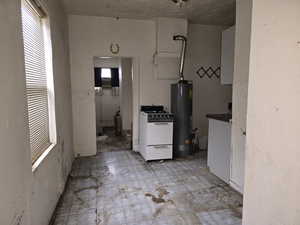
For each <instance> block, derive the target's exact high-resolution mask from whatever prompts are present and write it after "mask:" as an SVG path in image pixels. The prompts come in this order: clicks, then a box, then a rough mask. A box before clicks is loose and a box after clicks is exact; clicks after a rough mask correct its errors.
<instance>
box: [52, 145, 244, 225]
mask: <svg viewBox="0 0 300 225" xmlns="http://www.w3.org/2000/svg"><path fill="white" fill-rule="evenodd" d="M241 218H242V196H241V195H240V194H238V193H237V192H235V191H234V190H233V189H231V188H230V187H229V186H228V185H227V184H225V183H224V182H223V181H221V180H220V179H218V178H217V177H215V176H214V175H212V174H211V173H209V171H208V169H207V166H206V155H205V153H198V154H196V155H194V156H193V157H189V158H186V159H180V160H170V161H164V162H148V163H146V162H144V160H143V159H142V158H141V157H140V155H139V154H138V153H134V152H132V151H128V150H126V151H120V150H119V151H111V152H98V154H97V155H96V156H94V157H83V158H78V159H76V160H75V162H74V165H73V168H72V172H71V174H70V177H69V181H68V183H67V187H66V190H65V193H64V195H63V196H62V200H61V201H60V203H59V205H58V207H57V209H56V212H55V214H54V223H53V224H54V225H241V224H242V222H241Z"/></svg>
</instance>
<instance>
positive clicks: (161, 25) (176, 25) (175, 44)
mask: <svg viewBox="0 0 300 225" xmlns="http://www.w3.org/2000/svg"><path fill="white" fill-rule="evenodd" d="M187 29H188V22H187V20H186V19H179V18H157V19H156V52H155V54H154V60H153V63H154V73H155V76H156V78H157V79H159V80H177V79H178V78H179V63H180V53H181V46H182V42H181V41H174V40H173V36H174V35H184V36H187Z"/></svg>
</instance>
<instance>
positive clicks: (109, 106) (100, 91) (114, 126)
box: [93, 57, 133, 152]
mask: <svg viewBox="0 0 300 225" xmlns="http://www.w3.org/2000/svg"><path fill="white" fill-rule="evenodd" d="M93 61H94V81H95V106H96V107H95V109H96V136H97V139H96V140H97V152H110V151H124V150H131V149H132V130H133V88H132V86H133V60H132V58H129V57H94V59H93Z"/></svg>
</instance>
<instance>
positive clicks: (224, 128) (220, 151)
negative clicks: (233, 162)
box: [207, 119, 231, 183]
mask: <svg viewBox="0 0 300 225" xmlns="http://www.w3.org/2000/svg"><path fill="white" fill-rule="evenodd" d="M230 143H231V124H230V123H228V122H223V121H218V120H213V119H210V120H209V135H208V159H207V163H208V167H209V169H210V171H211V172H212V173H213V174H215V175H216V176H218V177H219V178H221V179H222V180H223V181H225V182H226V183H229V177H230Z"/></svg>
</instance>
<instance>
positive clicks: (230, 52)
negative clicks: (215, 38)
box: [221, 26, 235, 84]
mask: <svg viewBox="0 0 300 225" xmlns="http://www.w3.org/2000/svg"><path fill="white" fill-rule="evenodd" d="M234 46H235V26H233V27H230V28H229V29H227V30H225V31H223V33H222V57H221V84H232V82H233V71H234Z"/></svg>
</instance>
